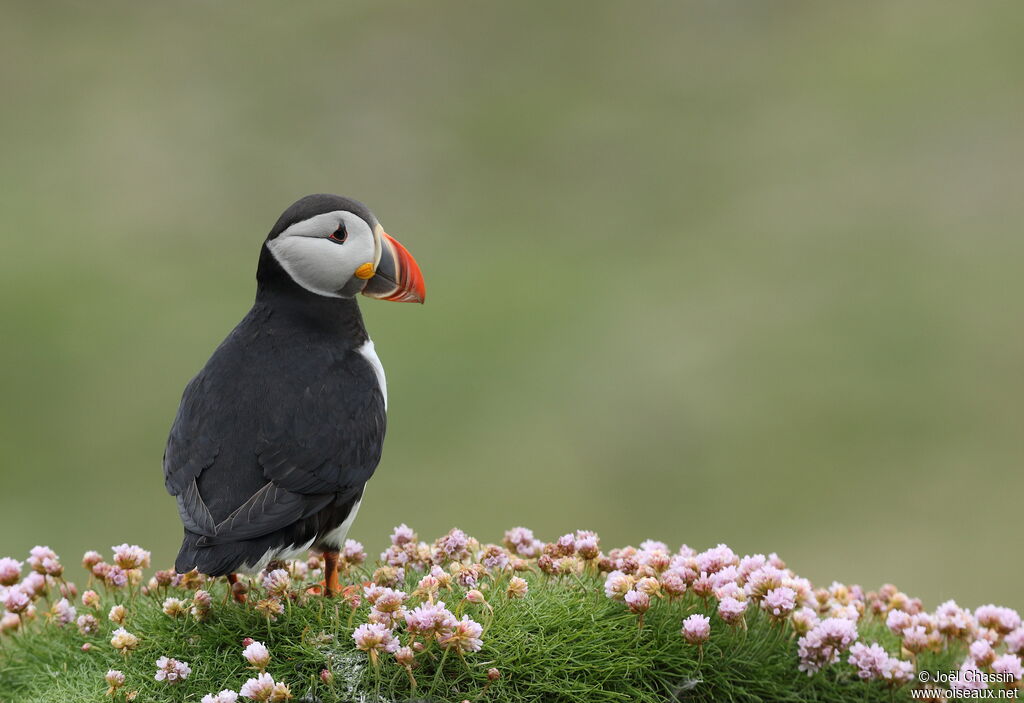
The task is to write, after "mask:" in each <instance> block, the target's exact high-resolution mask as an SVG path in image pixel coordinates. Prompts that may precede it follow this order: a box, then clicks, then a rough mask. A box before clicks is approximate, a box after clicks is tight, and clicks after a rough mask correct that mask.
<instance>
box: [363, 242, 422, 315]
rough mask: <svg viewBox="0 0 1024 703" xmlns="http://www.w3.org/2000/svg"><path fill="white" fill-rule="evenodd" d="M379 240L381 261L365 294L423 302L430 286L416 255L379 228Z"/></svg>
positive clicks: (380, 298)
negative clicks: (425, 283)
mask: <svg viewBox="0 0 1024 703" xmlns="http://www.w3.org/2000/svg"><path fill="white" fill-rule="evenodd" d="M379 227H380V225H378V228H379ZM380 244H381V247H380V262H378V264H377V267H376V270H375V272H374V274H373V276H372V277H371V278H370V279H369V280H367V281H366V286H365V287H364V288H363V295H365V296H368V297H370V298H377V299H378V300H391V301H393V302H396V303H422V302H423V301H424V299H426V297H427V289H426V286H425V285H424V284H423V273H422V272H421V271H420V267H419V264H417V263H416V259H414V258H412V254H410V253H409V250H408V249H406V248H405V247H403V246H402V245H401V244H400V243H399V242H398V240H397V239H395V238H394V237H392V236H390V235H389V234H388V233H387V232H385V231H384V230H380Z"/></svg>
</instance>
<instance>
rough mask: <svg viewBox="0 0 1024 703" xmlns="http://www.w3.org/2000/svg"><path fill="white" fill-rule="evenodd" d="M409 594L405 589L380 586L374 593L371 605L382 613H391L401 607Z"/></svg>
mask: <svg viewBox="0 0 1024 703" xmlns="http://www.w3.org/2000/svg"><path fill="white" fill-rule="evenodd" d="M408 598H409V595H408V594H407V593H406V592H405V591H396V590H394V589H391V588H380V590H379V591H377V592H376V593H375V597H374V599H373V606H374V607H375V608H376V609H377V610H379V611H381V612H383V613H393V612H396V611H398V610H400V609H401V607H402V604H403V603H405V601H406V599H408Z"/></svg>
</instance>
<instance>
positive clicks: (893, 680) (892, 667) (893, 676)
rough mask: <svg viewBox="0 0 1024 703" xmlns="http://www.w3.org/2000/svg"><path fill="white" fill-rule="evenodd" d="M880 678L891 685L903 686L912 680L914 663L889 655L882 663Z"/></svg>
mask: <svg viewBox="0 0 1024 703" xmlns="http://www.w3.org/2000/svg"><path fill="white" fill-rule="evenodd" d="M881 674H882V675H881V678H882V680H883V681H886V682H888V683H890V684H892V685H893V686H904V685H906V684H908V683H910V682H911V681H913V680H914V665H913V664H911V663H910V662H907V661H903V660H901V659H897V658H896V657H889V658H888V659H886V660H885V664H883V665H882V671H881Z"/></svg>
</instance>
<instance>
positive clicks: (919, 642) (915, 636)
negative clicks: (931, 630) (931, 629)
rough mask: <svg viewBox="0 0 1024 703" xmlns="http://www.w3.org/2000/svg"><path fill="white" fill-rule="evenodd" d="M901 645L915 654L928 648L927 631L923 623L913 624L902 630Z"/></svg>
mask: <svg viewBox="0 0 1024 703" xmlns="http://www.w3.org/2000/svg"><path fill="white" fill-rule="evenodd" d="M903 646H904V647H906V649H907V651H908V652H913V653H914V654H917V653H919V652H923V651H924V650H925V649H927V648H928V632H927V631H926V630H925V629H924V626H923V625H913V626H911V627H908V628H907V629H905V630H904V631H903Z"/></svg>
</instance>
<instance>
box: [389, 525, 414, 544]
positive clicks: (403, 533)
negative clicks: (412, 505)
mask: <svg viewBox="0 0 1024 703" xmlns="http://www.w3.org/2000/svg"><path fill="white" fill-rule="evenodd" d="M416 539H417V537H416V532H415V531H414V530H413V529H412V528H411V527H409V526H408V525H406V524H405V523H404V522H403V523H402V524H401V525H399V526H398V527H396V528H395V530H394V532H392V533H391V544H393V545H395V546H396V547H401V546H402V545H404V544H408V543H410V542H415V541H416Z"/></svg>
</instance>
